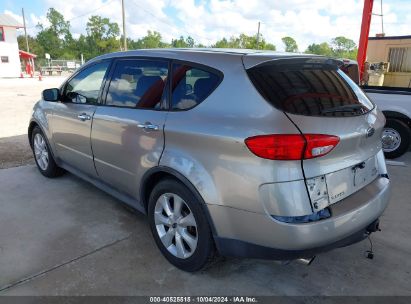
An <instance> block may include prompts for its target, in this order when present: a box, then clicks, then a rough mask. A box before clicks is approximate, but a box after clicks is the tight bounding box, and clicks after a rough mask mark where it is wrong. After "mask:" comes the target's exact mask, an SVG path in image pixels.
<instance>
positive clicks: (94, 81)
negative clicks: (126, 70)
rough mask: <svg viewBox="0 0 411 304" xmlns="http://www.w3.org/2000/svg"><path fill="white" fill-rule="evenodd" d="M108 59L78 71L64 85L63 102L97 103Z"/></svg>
mask: <svg viewBox="0 0 411 304" xmlns="http://www.w3.org/2000/svg"><path fill="white" fill-rule="evenodd" d="M109 64H110V63H109V62H108V61H104V62H100V63H97V64H94V65H92V66H90V67H88V68H85V69H84V70H83V71H81V72H80V73H78V74H77V75H76V76H74V78H72V79H71V80H70V81H69V82H68V83H67V85H66V88H65V91H64V102H73V103H92V104H93V103H97V99H98V95H99V92H100V88H101V84H102V82H103V79H104V75H105V74H106V72H107V69H108V66H109Z"/></svg>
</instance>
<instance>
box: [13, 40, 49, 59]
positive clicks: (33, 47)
mask: <svg viewBox="0 0 411 304" xmlns="http://www.w3.org/2000/svg"><path fill="white" fill-rule="evenodd" d="M27 40H28V42H29V49H30V53H33V54H36V55H37V57H38V58H44V48H43V46H41V45H40V44H39V43H38V41H37V39H36V38H34V37H32V36H30V35H28V36H27ZM17 42H18V44H19V50H24V51H27V49H26V38H25V37H24V36H23V35H21V36H18V37H17Z"/></svg>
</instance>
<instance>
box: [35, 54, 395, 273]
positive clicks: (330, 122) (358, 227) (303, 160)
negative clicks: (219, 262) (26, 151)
mask: <svg viewBox="0 0 411 304" xmlns="http://www.w3.org/2000/svg"><path fill="white" fill-rule="evenodd" d="M384 124H385V119H384V116H383V114H382V113H381V111H380V110H379V109H378V108H377V107H375V105H374V104H373V103H372V102H371V101H370V100H369V99H368V98H367V96H366V95H365V94H364V93H363V91H362V90H361V89H360V88H359V87H358V86H357V85H356V84H355V83H354V82H353V81H352V80H351V79H350V78H349V77H348V76H347V75H345V74H344V73H343V72H342V71H341V70H340V69H338V67H337V66H336V64H335V62H334V61H333V60H329V59H327V58H324V57H318V56H311V55H297V54H289V53H275V52H260V51H251V50H250V51H247V50H214V49H203V50H202V49H180V50H178V49H164V50H140V51H130V52H122V53H113V54H107V55H104V56H100V57H97V58H95V59H93V60H91V61H89V62H88V63H87V64H86V65H84V66H83V67H81V69H80V70H78V71H77V72H76V73H75V74H73V75H72V76H71V77H70V78H69V79H68V80H67V81H66V82H65V83H64V84H63V85H62V86H61V87H60V88H59V89H48V90H45V91H44V92H43V98H42V100H40V101H39V102H38V103H37V104H36V105H35V107H34V110H33V115H32V118H31V121H30V124H29V129H28V135H29V140H30V144H31V146H32V149H33V153H34V156H35V160H36V164H37V166H38V169H39V170H40V172H41V173H42V174H43V175H44V176H47V177H56V176H58V175H61V174H62V173H63V172H64V170H67V171H70V172H72V173H73V174H76V175H77V176H80V177H81V178H83V179H84V180H86V181H89V182H91V183H92V184H94V185H95V186H97V187H99V188H100V189H103V190H104V191H107V192H108V193H110V194H111V195H113V196H115V197H117V198H118V199H120V200H122V201H123V202H125V203H127V204H129V205H131V206H132V207H134V208H135V209H137V210H139V211H141V212H143V213H144V214H146V215H147V216H148V220H149V223H150V227H151V231H152V234H153V237H154V239H155V241H156V244H157V246H158V248H159V249H160V251H161V252H162V254H163V255H164V256H165V257H166V258H167V260H168V261H170V262H171V263H172V264H173V265H175V266H176V267H179V268H180V269H183V270H186V271H196V270H199V269H201V268H203V267H204V266H206V265H207V264H208V263H209V262H210V261H212V260H213V258H214V257H215V256H218V255H222V256H238V257H252V258H268V259H277V260H293V259H301V258H305V259H306V260H305V261H308V262H309V261H312V259H313V257H314V256H315V255H316V254H318V253H320V252H324V251H328V250H331V249H333V248H338V247H342V246H347V245H349V244H352V243H355V242H358V241H360V240H363V239H364V238H366V237H367V236H368V235H369V234H370V233H372V232H374V231H376V230H378V218H379V217H380V216H381V214H382V213H383V211H384V209H385V208H386V206H387V204H388V202H389V197H390V182H389V179H388V175H387V171H386V167H385V160H384V155H383V152H382V149H381V133H382V130H383V127H384Z"/></svg>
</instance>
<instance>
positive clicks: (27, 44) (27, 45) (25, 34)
mask: <svg viewBox="0 0 411 304" xmlns="http://www.w3.org/2000/svg"><path fill="white" fill-rule="evenodd" d="M21 14H22V15H23V26H24V36H25V37H26V50H27V53H30V48H29V40H28V39H27V30H26V18H25V17H24V8H21Z"/></svg>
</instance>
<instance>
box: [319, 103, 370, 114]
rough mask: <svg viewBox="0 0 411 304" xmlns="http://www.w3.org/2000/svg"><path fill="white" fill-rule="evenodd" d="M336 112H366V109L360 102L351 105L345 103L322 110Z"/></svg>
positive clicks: (325, 112) (323, 112)
mask: <svg viewBox="0 0 411 304" xmlns="http://www.w3.org/2000/svg"><path fill="white" fill-rule="evenodd" d="M336 112H349V113H358V112H359V113H361V114H363V113H365V109H364V106H363V105H360V104H349V105H343V106H338V107H333V108H328V109H324V110H321V114H327V113H336Z"/></svg>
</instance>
